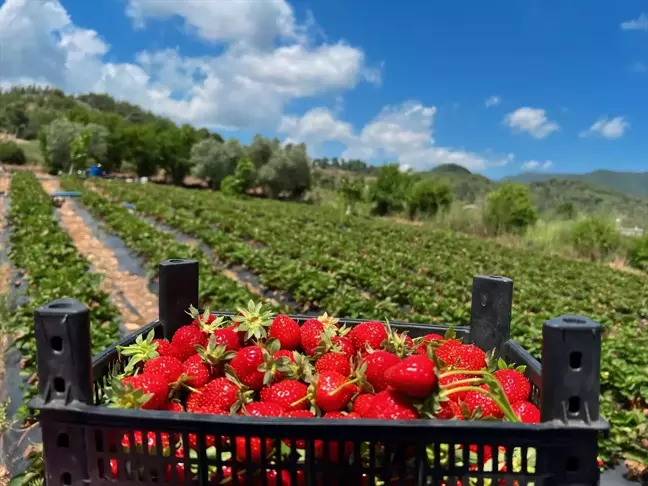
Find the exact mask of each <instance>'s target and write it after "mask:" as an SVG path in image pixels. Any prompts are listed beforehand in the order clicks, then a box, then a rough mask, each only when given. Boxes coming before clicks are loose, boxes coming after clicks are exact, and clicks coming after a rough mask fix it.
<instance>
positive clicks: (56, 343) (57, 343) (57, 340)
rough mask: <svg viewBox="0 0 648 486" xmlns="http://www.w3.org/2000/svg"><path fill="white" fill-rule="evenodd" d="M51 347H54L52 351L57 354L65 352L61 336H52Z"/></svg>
mask: <svg viewBox="0 0 648 486" xmlns="http://www.w3.org/2000/svg"><path fill="white" fill-rule="evenodd" d="M50 346H52V350H53V351H54V352H55V353H60V352H61V351H63V339H61V336H52V339H50Z"/></svg>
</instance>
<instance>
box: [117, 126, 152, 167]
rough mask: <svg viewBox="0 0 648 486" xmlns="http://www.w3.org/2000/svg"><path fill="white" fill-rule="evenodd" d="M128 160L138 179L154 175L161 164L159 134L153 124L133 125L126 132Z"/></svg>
mask: <svg viewBox="0 0 648 486" xmlns="http://www.w3.org/2000/svg"><path fill="white" fill-rule="evenodd" d="M124 136H125V138H126V145H127V147H128V152H127V158H128V159H129V160H130V161H131V162H132V163H133V164H134V165H135V172H136V173H137V176H138V177H150V176H152V175H154V174H155V173H156V172H157V170H158V168H159V166H160V163H161V160H160V147H159V145H158V139H157V132H156V129H155V125H153V124H148V123H147V124H133V125H129V126H128V128H127V129H126V130H125V133H124Z"/></svg>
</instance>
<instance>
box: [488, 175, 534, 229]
mask: <svg viewBox="0 0 648 486" xmlns="http://www.w3.org/2000/svg"><path fill="white" fill-rule="evenodd" d="M485 217H486V224H487V225H488V227H489V230H490V231H491V232H493V233H494V234H499V233H502V232H521V231H524V230H525V229H526V228H527V227H528V226H530V225H532V224H534V223H535V222H536V221H537V220H538V210H537V208H536V206H535V204H534V202H533V199H532V198H531V193H530V192H529V188H528V187H527V186H526V185H524V184H519V183H507V184H503V185H501V186H500V187H499V188H498V189H496V190H495V191H493V192H491V193H489V194H488V195H487V196H486V214H485Z"/></svg>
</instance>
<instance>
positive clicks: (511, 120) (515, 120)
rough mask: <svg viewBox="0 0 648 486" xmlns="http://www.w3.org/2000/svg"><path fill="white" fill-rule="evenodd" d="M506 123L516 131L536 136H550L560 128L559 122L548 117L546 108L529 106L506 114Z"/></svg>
mask: <svg viewBox="0 0 648 486" xmlns="http://www.w3.org/2000/svg"><path fill="white" fill-rule="evenodd" d="M504 123H505V124H507V125H508V126H509V127H510V128H511V129H512V130H513V131H514V132H528V133H530V134H531V136H533V137H535V138H545V137H548V136H549V135H551V134H552V133H553V132H555V131H556V130H559V129H560V125H558V123H556V122H555V121H551V120H549V119H548V118H547V115H546V112H545V110H543V109H540V108H530V107H528V106H525V107H522V108H518V109H517V110H515V111H514V112H512V113H509V114H508V115H506V117H505V118H504Z"/></svg>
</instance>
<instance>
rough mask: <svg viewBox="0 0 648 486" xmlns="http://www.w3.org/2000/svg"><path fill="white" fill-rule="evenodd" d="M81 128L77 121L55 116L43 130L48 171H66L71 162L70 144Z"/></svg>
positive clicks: (54, 172) (53, 172)
mask: <svg viewBox="0 0 648 486" xmlns="http://www.w3.org/2000/svg"><path fill="white" fill-rule="evenodd" d="M82 130H83V127H82V125H80V124H79V123H75V122H71V121H70V120H68V119H67V118H57V119H56V120H54V121H53V122H52V123H50V124H49V125H47V126H46V127H45V128H44V130H43V134H44V136H43V141H44V143H43V145H42V146H44V148H45V152H44V158H45V162H46V163H47V168H48V169H49V171H50V173H52V174H56V173H58V172H59V171H63V172H66V171H68V170H69V169H70V165H71V163H72V158H71V155H72V154H71V145H72V141H73V140H74V139H75V138H77V137H78V136H79V135H80V134H81V131H82Z"/></svg>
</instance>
